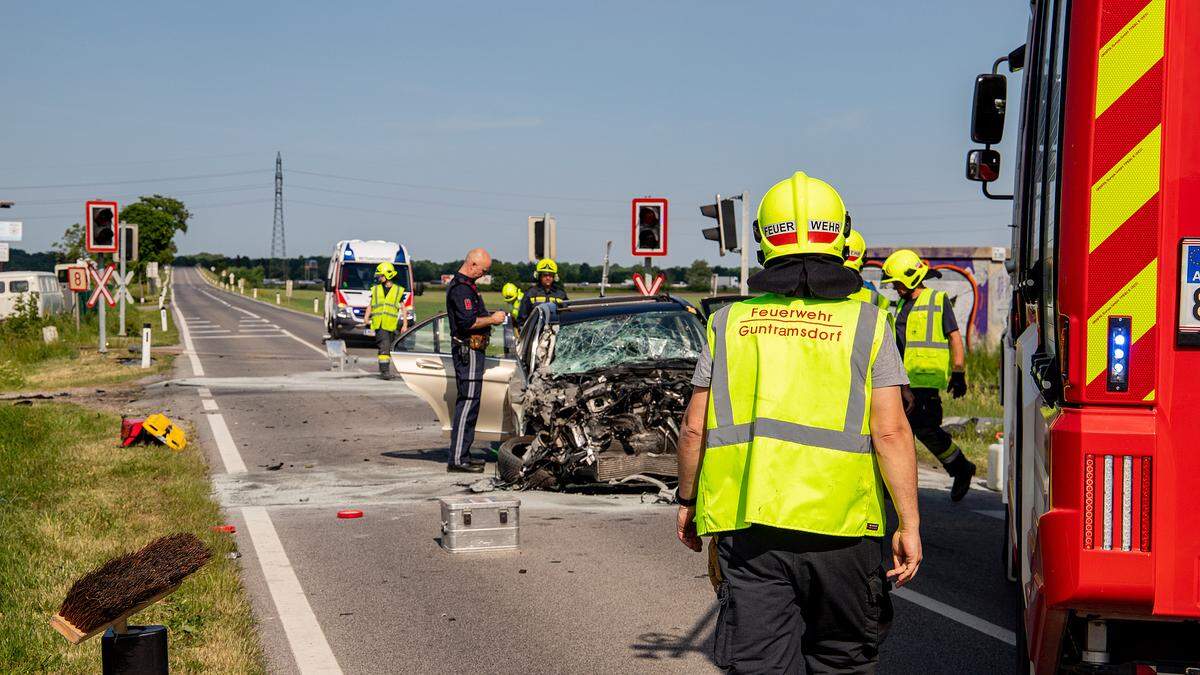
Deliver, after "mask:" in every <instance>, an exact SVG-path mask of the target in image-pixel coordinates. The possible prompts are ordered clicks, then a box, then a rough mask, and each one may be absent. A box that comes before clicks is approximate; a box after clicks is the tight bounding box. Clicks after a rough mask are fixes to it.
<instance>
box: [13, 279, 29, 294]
mask: <svg viewBox="0 0 1200 675" xmlns="http://www.w3.org/2000/svg"><path fill="white" fill-rule="evenodd" d="M8 291H9V292H10V293H28V292H29V281H27V280H24V279H22V280H21V281H10V282H8Z"/></svg>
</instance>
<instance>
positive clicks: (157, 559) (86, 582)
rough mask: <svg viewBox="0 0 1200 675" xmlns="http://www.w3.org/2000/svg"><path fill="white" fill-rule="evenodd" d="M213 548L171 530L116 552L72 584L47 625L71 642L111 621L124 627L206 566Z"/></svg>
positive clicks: (121, 629) (119, 628)
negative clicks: (129, 550)
mask: <svg viewBox="0 0 1200 675" xmlns="http://www.w3.org/2000/svg"><path fill="white" fill-rule="evenodd" d="M211 557H212V551H211V550H209V548H208V546H206V545H205V544H204V542H202V541H200V538H199V537H197V536H196V535H194V534H190V533H178V534H170V535H167V536H165V537H160V538H158V539H155V540H154V541H152V542H150V543H149V544H146V546H144V547H143V548H142V549H141V550H139V551H136V552H134V553H126V554H125V555H121V556H118V557H116V558H113V559H112V560H109V561H108V562H106V563H104V564H103V565H101V566H99V567H97V568H96V569H94V570H92V571H91V572H88V573H87V574H85V575H84V576H83V577H81V578H80V579H79V580H78V581H76V582H75V583H74V584H72V585H71V590H69V591H67V597H66V599H64V600H63V603H62V606H61V607H59V609H58V613H57V614H55V615H54V616H53V617H52V618H51V619H50V625H51V626H53V627H54V629H55V630H57V631H58V632H59V633H62V635H63V637H65V638H67V640H69V641H70V642H71V643H72V644H79V643H80V642H83V641H84V640H86V639H88V638H90V637H92V636H93V635H96V634H97V633H100V632H101V631H103V630H104V629H106V628H108V627H109V626H112V627H113V630H114V632H116V633H117V634H121V633H125V632H126V631H127V627H126V619H128V618H129V617H130V616H132V615H133V614H136V613H137V612H140V611H142V610H143V609H145V608H146V607H148V606H149V605H151V604H152V603H154V602H157V601H158V600H160V599H162V598H163V597H166V596H167V595H169V594H171V593H172V592H173V591H174V590H175V589H177V588H179V584H180V583H181V582H182V581H183V579H184V577H186V576H188V575H189V574H191V573H193V572H195V571H196V570H198V569H200V568H201V567H203V566H204V563H206V562H208V560H209V558H211Z"/></svg>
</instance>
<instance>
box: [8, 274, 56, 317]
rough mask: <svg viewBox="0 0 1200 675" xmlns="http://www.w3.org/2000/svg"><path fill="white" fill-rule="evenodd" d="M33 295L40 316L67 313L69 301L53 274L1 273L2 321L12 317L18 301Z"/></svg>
mask: <svg viewBox="0 0 1200 675" xmlns="http://www.w3.org/2000/svg"><path fill="white" fill-rule="evenodd" d="M29 294H32V295H33V297H34V298H36V299H37V304H38V315H40V316H48V315H50V314H56V313H58V312H62V311H65V310H66V308H67V299H66V297H65V296H64V295H63V291H62V286H59V285H58V278H57V277H55V276H54V273H53V272H0V319H5V318H8V317H9V316H12V314H13V313H15V312H16V310H17V300H18V299H19V298H21V297H22V296H25V295H29Z"/></svg>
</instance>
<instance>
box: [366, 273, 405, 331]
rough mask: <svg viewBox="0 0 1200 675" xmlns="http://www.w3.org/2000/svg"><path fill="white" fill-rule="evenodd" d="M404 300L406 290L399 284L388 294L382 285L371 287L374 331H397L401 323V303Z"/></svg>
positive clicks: (393, 286) (372, 326) (394, 285)
mask: <svg viewBox="0 0 1200 675" xmlns="http://www.w3.org/2000/svg"><path fill="white" fill-rule="evenodd" d="M403 298H404V289H403V288H401V287H400V286H399V285H398V284H392V287H391V289H389V290H388V291H386V292H384V290H383V286H382V285H381V284H375V285H374V286H372V287H371V328H372V330H396V326H397V325H398V324H399V323H400V309H401V308H400V302H401V300H402V299H403Z"/></svg>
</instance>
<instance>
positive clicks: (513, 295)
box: [500, 281, 525, 326]
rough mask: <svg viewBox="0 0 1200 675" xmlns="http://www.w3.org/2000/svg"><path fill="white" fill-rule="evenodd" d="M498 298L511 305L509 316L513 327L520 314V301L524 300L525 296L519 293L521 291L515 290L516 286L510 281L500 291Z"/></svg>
mask: <svg viewBox="0 0 1200 675" xmlns="http://www.w3.org/2000/svg"><path fill="white" fill-rule="evenodd" d="M500 297H502V298H504V302H507V303H508V304H509V305H512V309H511V310H510V311H509V314H511V315H512V318H513V325H514V326H515V325H516V324H517V317H518V316H520V314H521V312H520V309H521V300H522V299H524V298H525V294H524V293H522V292H521V289H519V288H517V285H516V284H514V283H513V282H511V281H510V282H508V283H506V284H504V287H503V288H501V289H500Z"/></svg>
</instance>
